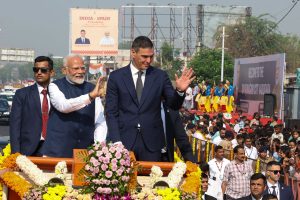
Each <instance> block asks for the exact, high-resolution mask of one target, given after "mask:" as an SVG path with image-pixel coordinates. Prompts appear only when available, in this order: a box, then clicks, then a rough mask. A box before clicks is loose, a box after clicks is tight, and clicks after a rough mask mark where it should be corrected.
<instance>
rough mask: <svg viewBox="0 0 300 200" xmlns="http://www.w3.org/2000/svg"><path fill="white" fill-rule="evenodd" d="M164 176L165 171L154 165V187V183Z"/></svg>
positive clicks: (152, 173) (152, 182)
mask: <svg viewBox="0 0 300 200" xmlns="http://www.w3.org/2000/svg"><path fill="white" fill-rule="evenodd" d="M162 176H163V172H162V171H161V169H160V167H158V166H155V165H153V166H152V168H151V173H150V178H151V181H150V185H151V187H153V185H154V184H155V183H156V182H157V181H159V179H160V178H161V177H162Z"/></svg>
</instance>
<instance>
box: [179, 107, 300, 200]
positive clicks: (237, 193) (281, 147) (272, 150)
mask: <svg viewBox="0 0 300 200" xmlns="http://www.w3.org/2000/svg"><path fill="white" fill-rule="evenodd" d="M238 113H239V117H238V118H237V119H236V120H235V122H232V120H231V115H230V114H228V113H225V114H224V113H219V114H217V115H214V116H212V117H211V116H210V115H208V114H203V115H200V116H199V115H197V114H192V113H190V112H189V111H188V110H185V109H182V110H181V112H180V114H181V117H182V119H183V124H184V126H185V130H186V133H187V135H188V136H189V137H193V138H197V139H199V140H201V141H202V143H203V144H205V143H207V142H208V141H209V142H210V143H212V144H214V155H213V156H211V159H210V160H209V162H208V163H206V162H203V161H202V162H200V166H201V167H202V169H203V171H204V172H205V173H207V175H208V177H209V187H208V190H207V193H206V194H207V195H209V196H212V197H214V198H216V199H223V195H224V193H225V194H226V195H228V196H229V197H227V199H240V198H242V199H243V198H244V199H247V198H246V196H247V195H249V194H250V186H251V184H250V179H251V176H252V174H253V173H254V172H259V173H261V174H262V175H264V176H266V177H267V180H268V182H267V183H268V185H266V186H268V187H267V189H266V190H267V193H274V192H273V190H272V189H271V186H273V185H276V184H277V182H278V181H279V179H280V180H281V181H283V177H284V175H289V176H290V177H294V178H295V179H298V180H300V137H299V131H298V130H297V127H294V128H293V129H289V128H285V127H284V126H283V124H282V123H281V122H280V121H279V120H278V118H277V117H276V116H274V117H273V118H272V120H270V121H269V122H268V123H267V124H265V125H263V124H262V123H261V120H260V115H259V114H258V113H254V115H253V117H252V119H251V120H250V119H248V118H247V117H246V116H245V115H243V113H242V111H240V110H239V112H238ZM204 150H205V147H204ZM231 151H233V153H234V156H233V158H234V159H233V160H232V161H229V159H230V157H231V156H230V152H231ZM202 160H203V159H202ZM272 180H273V181H272ZM280 184H282V183H280ZM278 187H279V189H278V190H276V192H277V193H276V194H277V195H276V196H277V199H293V197H292V196H291V195H292V191H291V189H290V188H285V186H284V185H283V184H282V185H279V186H278ZM282 188H284V189H283V190H282V191H281V189H282ZM279 190H280V191H279ZM261 198H262V196H261ZM261 198H257V199H261ZM255 199H256V198H255Z"/></svg>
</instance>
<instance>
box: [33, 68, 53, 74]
mask: <svg viewBox="0 0 300 200" xmlns="http://www.w3.org/2000/svg"><path fill="white" fill-rule="evenodd" d="M32 70H33V72H34V73H38V72H39V71H40V70H41V72H42V73H44V74H45V73H47V72H48V71H50V69H49V68H48V67H43V68H38V67H33V68H32Z"/></svg>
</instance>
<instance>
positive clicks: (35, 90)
mask: <svg viewBox="0 0 300 200" xmlns="http://www.w3.org/2000/svg"><path fill="white" fill-rule="evenodd" d="M31 95H32V98H33V104H32V105H34V108H35V109H34V110H35V111H36V112H37V113H38V116H40V117H42V108H41V100H40V95H39V90H38V88H37V85H36V84H34V85H33V86H32V87H31Z"/></svg>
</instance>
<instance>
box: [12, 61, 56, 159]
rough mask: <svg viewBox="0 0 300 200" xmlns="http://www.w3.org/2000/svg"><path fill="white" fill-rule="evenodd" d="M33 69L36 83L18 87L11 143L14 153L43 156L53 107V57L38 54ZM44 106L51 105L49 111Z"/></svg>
mask: <svg viewBox="0 0 300 200" xmlns="http://www.w3.org/2000/svg"><path fill="white" fill-rule="evenodd" d="M33 72H34V78H35V81H36V83H35V84H34V85H32V86H28V87H25V88H22V89H19V90H17V92H16V94H15V96H14V99H13V103H12V109H11V115H10V143H11V149H12V153H16V152H19V153H21V154H23V155H26V156H42V153H41V148H42V146H43V143H44V140H45V137H46V130H47V118H48V111H49V110H50V100H49V95H48V92H47V87H48V85H49V83H50V79H51V77H52V76H53V75H54V71H53V61H52V60H51V59H50V58H49V57H46V56H39V57H37V58H36V59H35V60H34V67H33ZM43 103H44V104H43ZM43 105H44V106H43ZM47 105H48V107H47ZM43 108H48V111H44V112H43V114H42V109H43ZM43 119H44V120H43Z"/></svg>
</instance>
